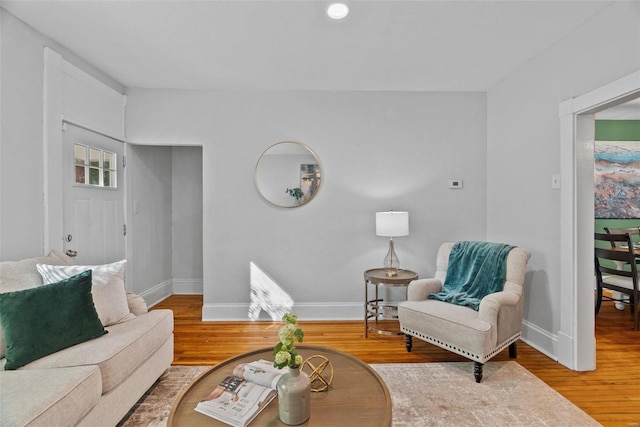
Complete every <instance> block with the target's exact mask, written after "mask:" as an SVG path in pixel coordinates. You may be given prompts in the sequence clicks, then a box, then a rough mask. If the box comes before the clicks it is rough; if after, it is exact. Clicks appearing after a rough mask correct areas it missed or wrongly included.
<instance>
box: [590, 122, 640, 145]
mask: <svg viewBox="0 0 640 427" xmlns="http://www.w3.org/2000/svg"><path fill="white" fill-rule="evenodd" d="M596 141H640V120H596Z"/></svg>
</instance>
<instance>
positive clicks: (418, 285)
mask: <svg viewBox="0 0 640 427" xmlns="http://www.w3.org/2000/svg"><path fill="white" fill-rule="evenodd" d="M441 290H442V282H441V281H440V279H418V280H413V281H412V282H411V283H409V286H408V287H407V301H422V300H425V299H427V295H429V294H437V293H438V292H440V291H441Z"/></svg>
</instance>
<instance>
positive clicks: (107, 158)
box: [102, 151, 116, 169]
mask: <svg viewBox="0 0 640 427" xmlns="http://www.w3.org/2000/svg"><path fill="white" fill-rule="evenodd" d="M102 167H104V168H105V169H115V168H116V153H110V152H108V151H105V152H104V165H103V166H102Z"/></svg>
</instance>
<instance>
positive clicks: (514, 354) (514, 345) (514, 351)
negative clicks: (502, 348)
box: [509, 341, 518, 359]
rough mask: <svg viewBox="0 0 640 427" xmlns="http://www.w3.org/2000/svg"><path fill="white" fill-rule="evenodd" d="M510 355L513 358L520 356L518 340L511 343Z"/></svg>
mask: <svg viewBox="0 0 640 427" xmlns="http://www.w3.org/2000/svg"><path fill="white" fill-rule="evenodd" d="M509 357H510V358H512V359H515V358H516V357H518V341H514V342H512V343H511V344H509Z"/></svg>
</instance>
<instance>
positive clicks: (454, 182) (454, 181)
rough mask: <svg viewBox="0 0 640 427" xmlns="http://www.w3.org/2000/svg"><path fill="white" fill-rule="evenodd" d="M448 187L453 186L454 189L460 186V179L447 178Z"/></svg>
mask: <svg viewBox="0 0 640 427" xmlns="http://www.w3.org/2000/svg"><path fill="white" fill-rule="evenodd" d="M449 188H454V189H459V188H462V180H461V179H450V180H449Z"/></svg>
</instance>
